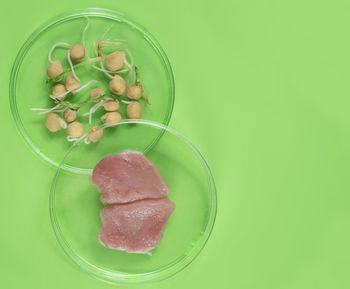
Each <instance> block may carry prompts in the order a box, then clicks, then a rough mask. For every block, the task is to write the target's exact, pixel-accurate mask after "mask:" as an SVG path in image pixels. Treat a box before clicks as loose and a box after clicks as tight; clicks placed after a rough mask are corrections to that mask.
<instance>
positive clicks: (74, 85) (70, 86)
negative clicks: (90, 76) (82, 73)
mask: <svg viewBox="0 0 350 289" xmlns="http://www.w3.org/2000/svg"><path fill="white" fill-rule="evenodd" d="M64 86H65V87H66V90H70V91H73V90H76V89H78V88H79V87H80V80H78V79H76V78H75V77H74V76H73V75H67V76H66V78H65V80H64Z"/></svg>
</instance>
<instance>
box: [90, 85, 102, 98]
mask: <svg viewBox="0 0 350 289" xmlns="http://www.w3.org/2000/svg"><path fill="white" fill-rule="evenodd" d="M104 95H105V92H104V91H103V89H101V88H99V87H95V88H93V89H91V90H90V99H96V98H99V97H101V96H104Z"/></svg>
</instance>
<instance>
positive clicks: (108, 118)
mask: <svg viewBox="0 0 350 289" xmlns="http://www.w3.org/2000/svg"><path fill="white" fill-rule="evenodd" d="M121 119H122V116H121V115H120V113H119V112H116V111H112V112H107V113H105V114H104V115H103V116H102V117H101V120H102V122H104V123H106V124H117V123H118V122H120V121H121Z"/></svg>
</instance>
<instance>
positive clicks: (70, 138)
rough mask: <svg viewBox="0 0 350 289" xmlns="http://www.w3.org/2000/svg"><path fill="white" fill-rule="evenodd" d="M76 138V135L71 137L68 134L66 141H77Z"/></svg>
mask: <svg viewBox="0 0 350 289" xmlns="http://www.w3.org/2000/svg"><path fill="white" fill-rule="evenodd" d="M77 140H79V138H78V137H73V136H70V135H68V136H67V141H69V142H71V141H77Z"/></svg>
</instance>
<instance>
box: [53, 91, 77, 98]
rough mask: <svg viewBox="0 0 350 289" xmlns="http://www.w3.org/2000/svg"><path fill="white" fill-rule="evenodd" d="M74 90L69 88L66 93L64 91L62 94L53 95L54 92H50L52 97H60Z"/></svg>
mask: <svg viewBox="0 0 350 289" xmlns="http://www.w3.org/2000/svg"><path fill="white" fill-rule="evenodd" d="M72 91H73V89H70V90H67V91H66V92H65V93H62V94H60V95H52V94H50V98H52V99H56V98H60V97H63V96H65V95H67V94H68V93H70V92H72Z"/></svg>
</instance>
